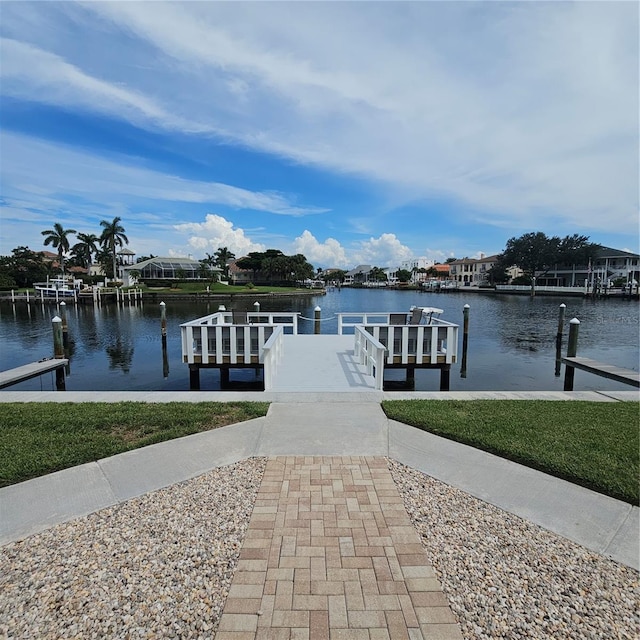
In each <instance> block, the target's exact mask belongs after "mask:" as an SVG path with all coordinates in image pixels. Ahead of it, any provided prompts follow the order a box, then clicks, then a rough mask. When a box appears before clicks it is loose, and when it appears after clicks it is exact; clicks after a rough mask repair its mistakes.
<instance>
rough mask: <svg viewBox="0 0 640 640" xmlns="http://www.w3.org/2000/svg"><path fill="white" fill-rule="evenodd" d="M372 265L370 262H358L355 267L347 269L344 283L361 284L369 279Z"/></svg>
mask: <svg viewBox="0 0 640 640" xmlns="http://www.w3.org/2000/svg"><path fill="white" fill-rule="evenodd" d="M372 269H373V267H372V266H371V265H370V264H359V265H358V266H357V267H356V268H355V269H351V271H347V273H346V275H345V276H344V284H346V285H349V284H363V283H365V282H368V281H369V274H370V273H371V270H372Z"/></svg>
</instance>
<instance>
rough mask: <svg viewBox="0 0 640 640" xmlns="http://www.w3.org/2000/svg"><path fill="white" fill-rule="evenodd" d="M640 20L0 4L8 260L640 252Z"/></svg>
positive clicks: (375, 5)
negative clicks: (549, 240)
mask: <svg viewBox="0 0 640 640" xmlns="http://www.w3.org/2000/svg"><path fill="white" fill-rule="evenodd" d="M638 7H639V5H638V3H636V2H633V1H630V2H624V1H623V2H609V1H602V2H582V1H578V2H556V1H554V0H550V1H540V2H536V1H527V2H524V1H522V2H502V1H493V2H490V1H487V2H483V1H477V2H429V1H424V2H402V1H395V2H394V1H389V2H368V1H357V2H328V1H327V2H304V1H299V2H271V1H260V2H243V1H238V2H167V3H164V2H133V1H120V2H78V3H76V2H57V1H51V2H30V1H28V0H23V1H19V2H18V1H4V2H0V18H1V19H0V36H1V40H0V59H1V65H0V94H1V101H0V207H1V208H0V255H8V254H9V253H10V252H11V250H12V249H13V248H15V247H17V246H20V245H26V246H29V248H31V249H33V250H42V249H44V248H45V247H44V245H43V237H42V235H41V231H42V230H45V229H50V228H52V225H53V223H55V222H59V223H60V224H62V226H63V227H64V228H71V229H75V230H76V231H78V232H81V233H95V234H96V235H99V234H100V231H101V227H100V221H101V220H108V221H111V220H112V219H113V218H114V217H116V216H119V217H120V218H121V219H122V225H123V226H124V228H125V232H126V235H127V236H128V238H129V245H128V248H129V249H131V250H132V251H134V252H135V253H136V254H137V255H138V256H143V255H150V254H153V255H156V256H158V255H159V256H191V257H193V258H196V259H201V258H204V257H205V255H206V254H207V253H210V254H213V253H215V251H216V250H217V249H218V248H220V247H227V248H228V249H229V250H230V251H232V252H234V253H235V254H236V256H237V257H240V256H242V255H246V254H247V253H248V252H250V251H264V250H266V249H280V250H281V251H283V252H284V253H286V254H293V253H303V254H304V255H305V256H306V257H307V259H308V260H309V262H311V263H312V264H313V265H314V266H316V267H322V268H328V267H338V268H343V269H350V268H353V267H355V266H356V265H358V264H371V265H375V266H380V267H398V266H399V265H400V263H401V262H402V261H404V260H408V259H411V258H417V257H426V258H428V259H432V260H435V261H436V262H438V261H444V260H446V259H447V258H449V257H456V258H462V257H479V255H480V253H484V254H486V255H492V254H495V253H499V252H501V251H502V250H503V249H504V247H505V244H506V242H507V240H508V239H509V238H511V237H517V236H520V235H522V234H524V233H528V232H530V231H542V232H544V233H546V234H547V235H559V236H565V235H568V234H573V233H579V234H583V235H587V236H589V238H590V240H591V241H592V242H597V243H599V244H602V245H605V246H609V247H613V248H617V249H625V250H629V251H633V252H638V251H639V227H638V224H639V217H638V213H639V175H640V170H639V148H640V144H639V134H638V131H639V123H638V119H639V115H638V114H639V89H638V83H639V70H638V50H639V46H638V39H639V35H638V34H639V16H638V12H639V8H638ZM73 241H74V239H73V238H72V242H73ZM47 248H48V249H50V248H51V247H47Z"/></svg>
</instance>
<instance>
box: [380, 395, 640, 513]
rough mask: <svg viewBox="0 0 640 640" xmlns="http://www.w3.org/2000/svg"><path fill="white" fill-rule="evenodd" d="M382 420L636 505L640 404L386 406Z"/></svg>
mask: <svg viewBox="0 0 640 640" xmlns="http://www.w3.org/2000/svg"><path fill="white" fill-rule="evenodd" d="M382 407H383V409H384V411H385V413H386V414H387V416H388V417H389V418H391V419H393V420H397V421H399V422H404V423H406V424H410V425H413V426H415V427H418V428H419V429H423V430H425V431H429V432H431V433H434V434H436V435H439V436H443V437H445V438H450V439H452V440H456V441H458V442H464V443H465V444H469V445H471V446H474V447H477V448H478V449H483V450H485V451H489V452H491V453H495V454H497V455H499V456H502V457H503V458H508V459H509V460H514V461H516V462H520V463H522V464H525V465H527V466H530V467H534V468H536V469H540V470H541V471H545V472H546V473H549V474H552V475H554V476H558V477H560V478H564V479H566V480H569V481H571V482H574V483H576V484H580V485H582V486H585V487H589V488H590V489H594V490H595V491H599V492H601V493H604V494H607V495H609V496H612V497H614V498H618V499H620V500H624V501H626V502H630V503H632V504H636V505H637V504H638V493H639V491H638V481H639V461H638V459H639V432H640V404H639V403H637V402H574V401H571V402H551V401H543V400H467V401H442V400H390V401H386V402H383V403H382Z"/></svg>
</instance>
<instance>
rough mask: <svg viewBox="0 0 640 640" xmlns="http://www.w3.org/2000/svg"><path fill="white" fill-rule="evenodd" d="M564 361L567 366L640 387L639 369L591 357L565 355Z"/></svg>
mask: <svg viewBox="0 0 640 640" xmlns="http://www.w3.org/2000/svg"><path fill="white" fill-rule="evenodd" d="M562 362H563V363H564V364H565V365H566V366H567V367H573V368H574V369H581V370H582V371H588V372H589V373H593V374H595V375H597V376H601V377H603V378H609V380H615V381H616V382H622V383H624V384H629V385H631V386H633V387H637V388H640V373H639V372H638V371H632V370H631V369H623V368H622V367H617V366H615V365H613V364H606V363H604V362H598V361H597V360H592V359H591V358H581V357H578V356H575V357H568V356H567V357H564V358H562Z"/></svg>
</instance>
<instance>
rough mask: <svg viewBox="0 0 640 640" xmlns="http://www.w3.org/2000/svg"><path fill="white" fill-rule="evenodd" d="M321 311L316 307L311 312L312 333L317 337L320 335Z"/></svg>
mask: <svg viewBox="0 0 640 640" xmlns="http://www.w3.org/2000/svg"><path fill="white" fill-rule="evenodd" d="M321 312H322V309H321V308H320V307H316V308H315V309H314V310H313V333H314V334H315V335H318V334H319V333H320V313H321Z"/></svg>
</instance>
